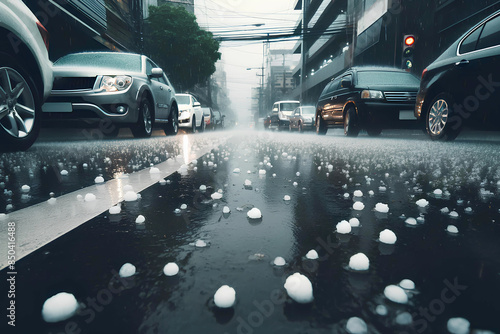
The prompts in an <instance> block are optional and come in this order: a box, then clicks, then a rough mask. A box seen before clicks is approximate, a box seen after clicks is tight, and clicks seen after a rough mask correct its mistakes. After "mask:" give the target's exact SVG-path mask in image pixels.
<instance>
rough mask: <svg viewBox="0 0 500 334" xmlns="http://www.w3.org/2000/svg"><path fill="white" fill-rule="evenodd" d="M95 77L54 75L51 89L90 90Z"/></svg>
mask: <svg viewBox="0 0 500 334" xmlns="http://www.w3.org/2000/svg"><path fill="white" fill-rule="evenodd" d="M96 78H97V77H67V78H61V77H55V78H54V85H53V87H52V90H90V89H92V88H94V83H95V80H96Z"/></svg>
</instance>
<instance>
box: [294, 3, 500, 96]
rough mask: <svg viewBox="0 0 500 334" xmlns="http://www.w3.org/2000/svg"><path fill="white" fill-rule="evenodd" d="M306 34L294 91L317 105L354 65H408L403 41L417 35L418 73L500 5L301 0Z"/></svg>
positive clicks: (415, 66) (301, 24)
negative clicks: (337, 78)
mask: <svg viewBox="0 0 500 334" xmlns="http://www.w3.org/2000/svg"><path fill="white" fill-rule="evenodd" d="M295 9H296V10H300V11H302V15H301V20H300V21H299V22H298V24H297V26H296V32H300V33H301V35H302V36H303V38H302V39H301V40H300V41H299V42H298V43H297V45H296V46H295V48H294V50H293V51H294V52H295V53H297V54H300V55H301V61H300V64H299V65H297V66H296V67H295V68H294V70H293V77H294V80H295V82H296V83H297V88H295V89H294V91H293V92H292V95H293V97H294V98H297V99H300V100H301V101H302V102H303V103H308V104H315V103H316V101H317V99H318V97H319V95H320V94H321V91H322V90H323V88H324V87H325V85H326V84H327V83H328V82H329V81H330V80H331V79H332V78H333V77H335V76H336V75H338V74H340V73H341V72H343V71H344V70H346V69H347V68H349V67H351V66H361V65H380V66H390V67H397V68H403V40H404V36H405V35H413V36H415V47H414V53H413V55H412V58H413V59H412V64H411V65H412V66H411V68H409V69H408V70H409V71H411V72H412V73H414V74H415V75H416V76H419V77H420V75H421V73H422V70H423V69H424V68H425V67H426V66H427V65H428V64H430V63H431V62H432V61H434V60H435V59H436V58H437V57H438V56H439V55H440V54H441V53H442V52H443V51H444V50H445V49H446V48H447V47H449V45H451V43H452V42H453V41H455V40H456V39H457V38H458V37H460V36H461V35H462V34H463V33H464V32H465V31H466V30H467V29H468V28H470V27H471V26H472V25H474V24H475V23H477V22H479V21H480V20H481V19H483V18H485V17H486V16H488V15H489V14H491V13H493V12H495V11H496V10H499V9H500V1H499V0H474V1H470V0H298V1H297V2H296V4H295Z"/></svg>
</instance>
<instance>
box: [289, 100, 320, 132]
mask: <svg viewBox="0 0 500 334" xmlns="http://www.w3.org/2000/svg"><path fill="white" fill-rule="evenodd" d="M315 115H316V107H315V106H301V107H298V108H295V110H294V111H293V114H292V115H291V116H290V117H289V119H290V125H289V128H290V131H293V130H295V129H297V130H299V132H304V131H305V130H315V127H314V116H315Z"/></svg>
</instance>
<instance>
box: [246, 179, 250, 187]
mask: <svg viewBox="0 0 500 334" xmlns="http://www.w3.org/2000/svg"><path fill="white" fill-rule="evenodd" d="M244 185H245V187H250V186H251V185H252V181H250V180H249V179H246V180H245V183H244Z"/></svg>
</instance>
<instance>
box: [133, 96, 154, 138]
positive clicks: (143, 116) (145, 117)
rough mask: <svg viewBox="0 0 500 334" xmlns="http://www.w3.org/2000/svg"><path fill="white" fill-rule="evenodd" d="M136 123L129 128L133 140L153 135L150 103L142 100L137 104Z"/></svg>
mask: <svg viewBox="0 0 500 334" xmlns="http://www.w3.org/2000/svg"><path fill="white" fill-rule="evenodd" d="M137 118H138V119H137V123H135V124H134V125H133V126H131V127H130V130H131V131H132V134H133V135H134V137H135V138H148V137H151V134H152V133H153V116H152V115H151V102H149V100H148V99H147V98H143V99H142V100H141V102H140V104H139V115H138V117H137Z"/></svg>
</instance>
